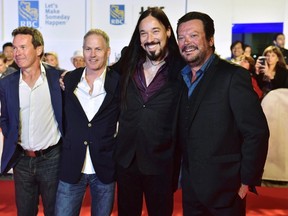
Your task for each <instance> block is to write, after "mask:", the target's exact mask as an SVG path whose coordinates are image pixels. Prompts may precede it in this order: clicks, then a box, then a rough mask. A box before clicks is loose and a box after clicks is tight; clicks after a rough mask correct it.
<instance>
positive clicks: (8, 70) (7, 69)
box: [0, 54, 17, 79]
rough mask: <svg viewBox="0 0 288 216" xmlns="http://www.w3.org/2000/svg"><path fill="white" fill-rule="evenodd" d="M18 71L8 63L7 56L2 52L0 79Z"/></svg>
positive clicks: (0, 57) (0, 55)
mask: <svg viewBox="0 0 288 216" xmlns="http://www.w3.org/2000/svg"><path fill="white" fill-rule="evenodd" d="M15 71H17V70H16V69H15V68H13V67H9V66H8V65H7V58H6V56H5V55H4V54H0V79H2V78H4V77H5V76H7V75H9V74H11V73H13V72H15Z"/></svg>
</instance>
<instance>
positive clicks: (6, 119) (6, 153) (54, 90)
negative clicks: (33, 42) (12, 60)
mask: <svg viewBox="0 0 288 216" xmlns="http://www.w3.org/2000/svg"><path fill="white" fill-rule="evenodd" d="M43 65H44V67H45V70H46V76H47V80H48V85H49V90H50V95H51V102H52V107H53V110H54V114H55V117H56V120H57V123H58V127H59V130H60V132H61V134H63V131H62V93H61V88H60V85H59V78H60V74H61V73H60V71H59V70H56V69H55V68H54V67H51V66H49V65H47V64H43ZM19 79H20V70H18V71H16V72H15V73H12V74H10V75H9V76H7V77H5V78H3V79H1V80H0V100H1V118H0V120H1V121H0V122H1V128H2V133H3V136H4V146H3V152H2V159H1V173H6V172H7V171H9V170H10V169H11V168H12V167H13V166H14V164H15V162H16V161H17V158H19V154H17V153H18V151H16V146H17V143H18V135H19V110H20V104H19Z"/></svg>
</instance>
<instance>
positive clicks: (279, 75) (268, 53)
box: [255, 46, 288, 97]
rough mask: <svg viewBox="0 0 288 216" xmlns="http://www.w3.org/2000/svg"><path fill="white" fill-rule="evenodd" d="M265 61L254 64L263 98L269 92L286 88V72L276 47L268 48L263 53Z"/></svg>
mask: <svg viewBox="0 0 288 216" xmlns="http://www.w3.org/2000/svg"><path fill="white" fill-rule="evenodd" d="M263 56H265V57H266V58H265V61H264V63H262V62H261V61H260V59H259V58H258V59H257V62H256V65H255V66H256V74H257V76H256V78H257V83H258V85H259V87H260V88H261V90H262V92H263V97H264V96H265V95H266V94H267V93H268V92H269V91H271V90H274V89H278V88H288V70H287V65H286V63H285V60H284V57H283V54H282V52H281V51H280V49H279V48H278V47H276V46H268V47H267V48H266V49H265V50H264V52H263Z"/></svg>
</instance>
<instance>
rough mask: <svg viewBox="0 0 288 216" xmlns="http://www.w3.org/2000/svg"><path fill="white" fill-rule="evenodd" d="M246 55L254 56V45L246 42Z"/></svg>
mask: <svg viewBox="0 0 288 216" xmlns="http://www.w3.org/2000/svg"><path fill="white" fill-rule="evenodd" d="M244 55H245V56H252V47H251V46H250V45H248V44H245V46H244ZM254 65H255V64H254Z"/></svg>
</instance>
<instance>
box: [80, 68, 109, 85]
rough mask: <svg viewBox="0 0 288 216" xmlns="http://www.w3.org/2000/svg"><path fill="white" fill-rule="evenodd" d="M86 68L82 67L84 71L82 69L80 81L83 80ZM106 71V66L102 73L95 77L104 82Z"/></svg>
mask: <svg viewBox="0 0 288 216" xmlns="http://www.w3.org/2000/svg"><path fill="white" fill-rule="evenodd" d="M86 70H87V69H86V67H85V69H84V71H83V73H82V76H81V79H80V82H82V81H83V80H85V74H86ZM106 71H107V67H105V69H104V71H103V73H102V74H101V75H100V76H99V77H98V78H97V79H99V80H101V81H102V82H104V80H105V77H106Z"/></svg>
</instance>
